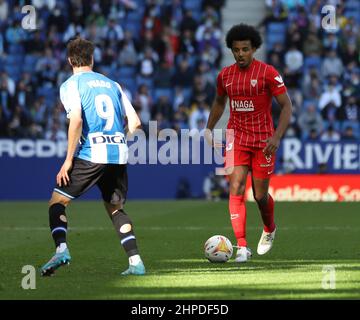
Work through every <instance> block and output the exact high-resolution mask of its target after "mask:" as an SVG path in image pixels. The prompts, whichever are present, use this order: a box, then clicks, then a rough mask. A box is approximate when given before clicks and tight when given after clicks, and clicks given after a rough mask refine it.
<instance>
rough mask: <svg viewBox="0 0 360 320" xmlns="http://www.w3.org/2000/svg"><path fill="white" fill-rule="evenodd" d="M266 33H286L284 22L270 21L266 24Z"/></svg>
mask: <svg viewBox="0 0 360 320" xmlns="http://www.w3.org/2000/svg"><path fill="white" fill-rule="evenodd" d="M267 31H268V33H272V34H274V33H279V34H284V35H285V34H286V23H284V22H271V23H269V24H268V25H267Z"/></svg>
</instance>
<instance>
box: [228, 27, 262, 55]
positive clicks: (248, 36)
mask: <svg viewBox="0 0 360 320" xmlns="http://www.w3.org/2000/svg"><path fill="white" fill-rule="evenodd" d="M244 40H249V41H250V42H251V46H252V47H253V48H256V49H258V48H260V46H261V44H262V39H261V36H260V32H259V31H258V30H256V29H255V27H253V26H250V25H248V24H244V23H241V24H237V25H235V26H233V27H232V28H231V29H230V30H229V31H228V33H227V34H226V46H227V47H228V48H229V49H231V48H232V44H233V41H244Z"/></svg>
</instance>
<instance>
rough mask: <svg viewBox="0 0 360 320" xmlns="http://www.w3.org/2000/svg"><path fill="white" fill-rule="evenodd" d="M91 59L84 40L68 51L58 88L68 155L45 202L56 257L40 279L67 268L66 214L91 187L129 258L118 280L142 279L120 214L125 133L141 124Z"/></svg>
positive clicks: (124, 187) (124, 185)
mask: <svg viewBox="0 0 360 320" xmlns="http://www.w3.org/2000/svg"><path fill="white" fill-rule="evenodd" d="M93 53H94V45H93V44H92V43H91V42H90V41H87V40H85V39H82V38H76V39H74V40H72V41H70V42H69V44H68V46H67V54H68V62H69V63H70V65H71V66H72V69H73V75H72V76H71V77H70V78H69V79H68V80H67V81H65V82H64V83H63V84H62V85H61V87H60V99H61V102H62V104H63V105H64V108H65V110H66V113H67V117H68V118H69V129H68V149H67V156H66V159H65V161H64V164H63V165H62V167H61V169H60V171H59V173H58V174H57V177H56V183H57V184H56V187H55V188H54V191H53V193H52V196H51V199H50V201H49V221H50V230H51V234H52V237H53V239H54V242H55V247H56V253H55V255H54V256H53V257H52V258H51V260H50V261H49V262H48V263H46V264H45V265H44V266H43V267H42V268H41V274H42V275H43V276H49V275H52V274H53V273H54V271H55V270H56V269H57V268H59V267H60V266H61V265H64V264H68V263H69V262H70V260H71V257H70V253H69V249H68V247H67V242H66V233H67V217H66V214H65V210H66V207H67V205H68V204H69V203H70V201H71V200H72V199H75V198H77V197H79V196H80V195H82V194H83V193H84V192H86V191H87V190H89V188H91V187H92V186H93V185H97V186H98V188H99V189H100V191H101V194H102V198H103V201H104V206H105V209H106V211H107V213H108V215H109V217H110V219H111V221H112V223H113V225H114V227H115V230H116V232H117V234H118V235H119V238H120V242H121V244H122V246H123V248H124V249H125V251H126V253H127V255H128V257H129V268H128V269H127V270H126V271H124V272H123V273H122V274H123V275H128V274H137V275H142V274H144V273H145V267H144V264H143V262H142V259H141V258H140V255H139V251H138V247H137V243H136V238H135V235H134V230H133V225H132V222H131V220H130V218H129V216H128V215H127V214H126V213H125V211H124V209H123V205H124V203H125V200H126V195H127V188H128V186H127V183H128V181H127V171H126V163H127V157H128V147H127V143H126V136H125V135H126V128H127V131H128V132H129V133H130V134H131V133H133V132H134V131H135V130H136V129H137V128H138V127H140V126H141V123H140V120H139V118H138V116H137V114H136V112H135V110H134V108H133V106H132V105H131V103H130V101H129V100H128V98H127V97H126V95H125V94H124V92H123V90H122V88H121V87H120V85H119V84H118V83H116V82H114V81H112V80H110V79H109V78H107V77H105V76H104V75H102V74H99V73H96V72H94V71H93V70H92V69H93V63H94V59H93ZM126 121H127V123H126ZM79 141H80V144H79Z"/></svg>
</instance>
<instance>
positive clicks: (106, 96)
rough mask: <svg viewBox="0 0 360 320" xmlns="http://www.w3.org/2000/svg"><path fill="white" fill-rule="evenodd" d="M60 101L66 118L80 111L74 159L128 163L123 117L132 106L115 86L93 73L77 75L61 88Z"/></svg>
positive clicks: (119, 88)
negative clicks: (76, 148)
mask: <svg viewBox="0 0 360 320" xmlns="http://www.w3.org/2000/svg"><path fill="white" fill-rule="evenodd" d="M60 99H61V102H62V104H63V105H64V108H65V110H66V113H67V117H68V118H70V116H71V113H72V112H81V116H82V119H83V129H82V135H81V139H80V146H79V148H78V150H77V152H76V154H75V157H77V158H81V159H84V160H88V161H91V162H93V163H113V164H125V163H127V159H128V147H127V144H126V137H125V131H124V126H125V125H124V118H125V115H126V113H125V110H126V108H127V107H129V105H130V107H131V108H132V106H131V103H130V101H129V100H128V98H127V97H126V95H125V94H124V93H123V91H122V89H121V87H120V85H119V84H118V83H116V82H114V81H112V80H110V79H109V78H107V77H105V76H104V75H102V74H99V73H96V72H92V71H88V72H79V73H76V74H74V75H72V76H71V77H70V78H69V79H68V80H66V81H65V82H64V83H63V84H62V85H61V87H60ZM127 104H128V105H127Z"/></svg>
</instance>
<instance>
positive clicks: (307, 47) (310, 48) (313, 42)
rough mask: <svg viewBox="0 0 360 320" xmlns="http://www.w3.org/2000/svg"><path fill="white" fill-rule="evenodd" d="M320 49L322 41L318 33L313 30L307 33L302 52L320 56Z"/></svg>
mask: <svg viewBox="0 0 360 320" xmlns="http://www.w3.org/2000/svg"><path fill="white" fill-rule="evenodd" d="M322 50H323V47H322V43H321V40H320V39H319V37H318V35H317V34H316V33H315V32H311V33H309V34H308V35H307V37H306V39H305V43H304V54H305V55H306V56H309V57H310V56H316V57H320V56H321V55H322Z"/></svg>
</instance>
